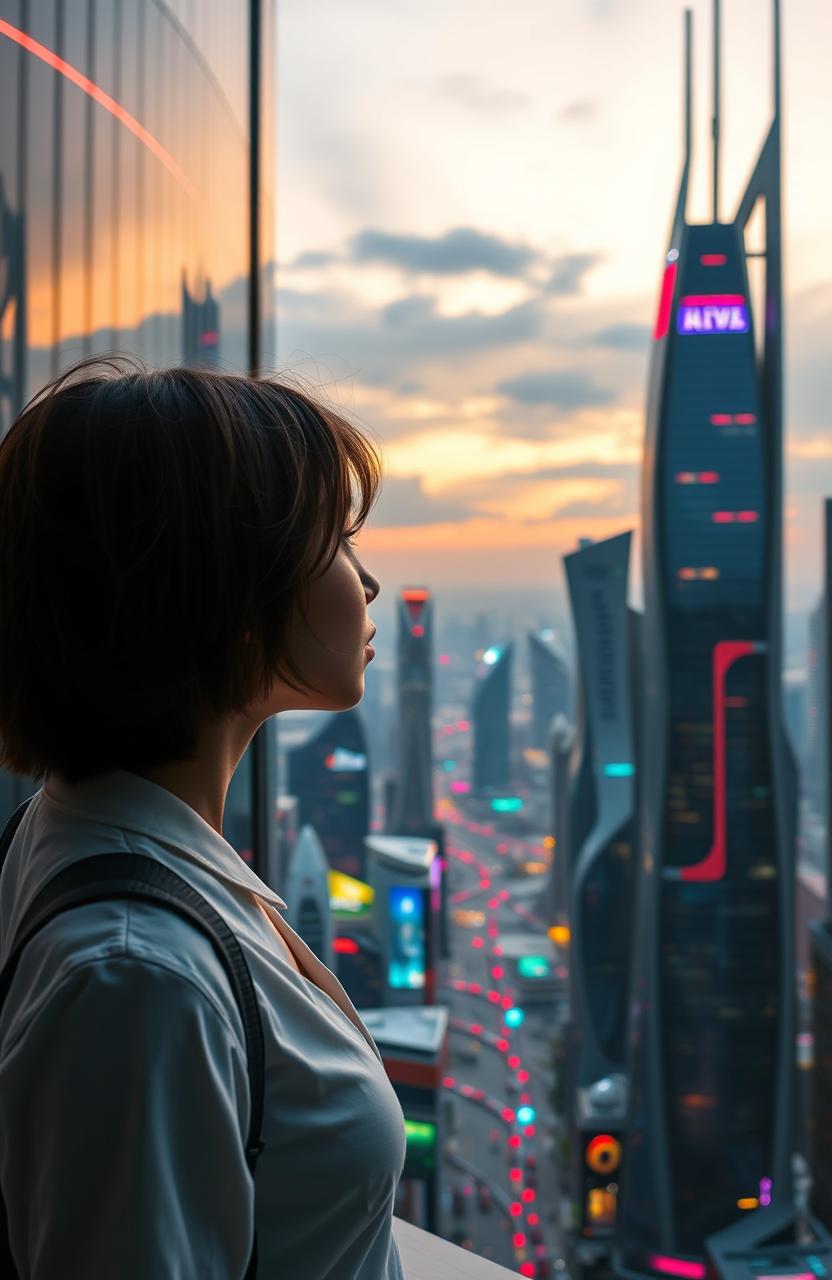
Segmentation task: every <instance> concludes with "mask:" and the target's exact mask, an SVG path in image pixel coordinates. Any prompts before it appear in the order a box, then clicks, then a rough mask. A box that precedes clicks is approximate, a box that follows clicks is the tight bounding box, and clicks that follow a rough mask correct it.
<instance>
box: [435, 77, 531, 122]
mask: <svg viewBox="0 0 832 1280" xmlns="http://www.w3.org/2000/svg"><path fill="white" fill-rule="evenodd" d="M436 87H437V88H438V90H439V92H440V94H442V96H443V97H445V98H450V100H451V101H452V102H456V103H458V104H459V105H460V106H462V107H470V108H472V109H473V110H474V111H489V112H492V113H495V114H502V113H503V112H507V111H519V110H521V109H522V108H523V107H527V106H528V105H529V98H528V95H527V94H525V93H520V92H518V91H517V90H516V89H501V88H499V86H498V85H495V84H491V83H489V82H488V81H487V80H483V79H482V78H481V77H480V76H466V75H455V76H443V77H442V78H441V79H440V80H438V81H437V82H436Z"/></svg>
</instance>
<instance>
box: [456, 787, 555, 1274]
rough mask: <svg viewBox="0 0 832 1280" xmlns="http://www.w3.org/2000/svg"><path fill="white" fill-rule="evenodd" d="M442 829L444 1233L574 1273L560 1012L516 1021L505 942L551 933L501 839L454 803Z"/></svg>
mask: <svg viewBox="0 0 832 1280" xmlns="http://www.w3.org/2000/svg"><path fill="white" fill-rule="evenodd" d="M442 819H443V821H444V822H445V823H446V831H447V839H448V846H447V853H448V892H449V917H450V920H451V939H452V942H451V946H452V956H451V959H450V961H449V964H448V969H447V979H446V984H445V986H444V989H443V990H442V991H441V993H440V994H441V999H442V1002H443V1003H446V1004H447V1005H448V1006H449V1008H450V1010H451V1021H450V1050H451V1052H450V1069H449V1074H448V1075H447V1076H446V1078H445V1081H444V1084H445V1090H446V1098H448V1099H452V1107H453V1111H454V1115H455V1125H454V1128H453V1129H452V1130H451V1137H450V1140H449V1145H448V1150H447V1152H446V1169H445V1186H446V1188H447V1190H446V1194H445V1203H444V1205H443V1223H442V1234H443V1235H446V1236H447V1237H448V1238H450V1239H454V1240H456V1241H457V1242H458V1243H460V1244H462V1245H463V1246H464V1247H466V1248H470V1249H472V1250H473V1251H474V1252H476V1253H479V1254H481V1255H482V1256H483V1257H488V1258H491V1259H493V1260H494V1261H495V1262H499V1263H501V1264H503V1265H505V1266H510V1267H512V1269H513V1270H515V1271H517V1273H518V1274H520V1275H525V1276H532V1277H541V1280H542V1277H546V1276H554V1275H556V1274H559V1273H563V1270H564V1264H563V1260H562V1257H561V1251H560V1250H559V1248H558V1238H557V1233H556V1227H555V1218H556V1206H557V1203H558V1197H559V1189H558V1186H557V1179H556V1171H555V1165H554V1161H553V1158H552V1154H551V1148H552V1137H551V1121H552V1117H551V1107H550V1102H549V1096H548V1093H549V1089H550V1085H551V1075H550V1069H549V1063H548V1044H549V1031H548V1026H547V1023H548V1022H549V1021H550V1018H551V1012H550V1009H549V1007H548V1006H536V1007H535V1008H534V1009H532V1010H530V1011H527V1010H525V1009H522V1012H518V1005H517V1004H516V1003H515V1001H516V995H517V993H516V992H515V991H514V990H513V989H512V988H511V986H510V984H509V981H508V976H507V973H506V971H505V969H504V967H503V964H502V963H501V947H500V934H501V933H505V932H512V933H516V932H518V931H521V930H524V929H528V930H530V931H532V932H534V931H535V930H536V931H538V932H540V933H542V932H543V927H544V926H543V922H542V921H539V920H537V918H536V917H535V916H534V904H535V899H534V898H532V899H531V902H529V900H528V895H527V894H522V893H521V894H519V895H516V894H515V890H516V888H517V886H518V884H519V883H520V881H519V880H518V877H517V876H516V875H509V871H514V867H513V864H512V863H511V861H510V859H509V858H508V844H507V843H506V842H505V841H502V840H501V837H500V834H499V832H498V831H496V830H495V828H494V827H492V826H491V824H485V825H479V824H477V823H474V822H471V821H469V820H468V819H466V818H465V817H464V816H463V814H462V813H461V812H460V810H459V808H458V807H456V806H453V805H451V803H450V801H445V802H444V805H443V814H442ZM512 844H514V845H515V846H516V845H517V844H518V841H517V840H516V838H514V839H513V841H512ZM498 849H499V851H498ZM529 856H531V854H529ZM527 879H528V878H527V877H523V880H526V881H527ZM541 879H542V878H541ZM541 888H542V884H541ZM520 1008H522V1006H520ZM521 1018H522V1021H521V1020H520V1019H521ZM506 1019H508V1022H507V1021H506ZM512 1023H518V1024H519V1025H511V1024H512ZM524 1107H525V1108H529V1107H530V1108H532V1110H533V1112H534V1116H533V1118H532V1117H530V1116H529V1114H528V1113H526V1112H524V1111H523V1110H522V1109H523V1108H524ZM524 1121H526V1122H525V1123H524Z"/></svg>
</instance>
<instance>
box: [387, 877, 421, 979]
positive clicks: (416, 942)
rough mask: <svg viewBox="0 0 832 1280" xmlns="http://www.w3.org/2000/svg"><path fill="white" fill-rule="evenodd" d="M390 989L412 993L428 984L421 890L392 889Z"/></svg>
mask: <svg viewBox="0 0 832 1280" xmlns="http://www.w3.org/2000/svg"><path fill="white" fill-rule="evenodd" d="M387 981H388V984H389V986H390V987H392V988H394V989H397V990H402V989H407V990H409V991H415V990H421V989H422V988H423V987H424V985H425V895H424V891H423V890H421V889H408V888H406V887H404V886H402V885H391V887H390V962H389V970H388V974H387Z"/></svg>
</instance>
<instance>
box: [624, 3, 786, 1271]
mask: <svg viewBox="0 0 832 1280" xmlns="http://www.w3.org/2000/svg"><path fill="white" fill-rule="evenodd" d="M714 11H715V40H714V50H715V56H714V90H715V92H714V116H713V137H714V153H713V216H712V220H711V221H710V222H708V223H706V224H703V225H692V224H691V223H689V222H688V221H687V219H686V197H687V189H688V173H689V168H690V150H691V148H690V140H691V109H690V101H691V99H690V32H691V15H690V13H689V12H688V13H687V14H686V36H687V39H686V57H685V61H686V73H687V91H686V111H685V158H684V165H683V168H682V176H681V185H680V190H679V195H678V200H677V204H676V211H675V214H674V217H673V221H672V226H671V232H670V240H669V244H668V248H667V252H666V256H665V266H664V276H663V281H662V287H661V295H660V301H659V309H658V317H657V320H656V326H655V331H654V342H653V351H652V361H651V368H650V380H649V394H648V409H647V435H646V448H645V465H644V472H643V492H642V498H643V502H642V509H643V536H644V584H645V616H644V626H643V641H644V721H643V742H642V746H643V764H642V763H641V762H640V770H641V775H642V783H643V785H642V787H641V796H640V799H641V809H642V813H643V821H642V825H641V837H640V840H641V848H640V855H641V859H642V877H641V883H640V908H639V910H640V914H639V919H638V925H637V936H638V945H639V955H638V957H637V960H636V965H635V974H636V983H635V987H634V993H633V1008H634V1013H635V1018H634V1026H633V1040H634V1042H633V1057H632V1078H631V1089H632V1115H631V1126H630V1129H629V1133H628V1138H627V1144H626V1153H627V1155H626V1169H625V1173H624V1177H623V1180H622V1189H623V1196H622V1208H621V1217H620V1251H619V1253H618V1258H617V1266H618V1268H619V1270H620V1272H621V1273H622V1274H625V1275H633V1274H638V1275H657V1274H658V1275H671V1276H680V1275H684V1276H686V1277H690V1278H691V1280H696V1278H697V1277H700V1276H701V1277H704V1275H705V1267H706V1263H705V1258H706V1241H707V1239H708V1237H709V1236H711V1235H712V1234H713V1233H717V1232H721V1231H722V1230H723V1229H726V1228H728V1227H729V1226H731V1225H732V1224H735V1223H736V1222H737V1221H738V1220H740V1221H741V1222H742V1231H743V1233H744V1239H745V1242H746V1243H747V1242H748V1241H749V1240H751V1239H752V1238H753V1236H754V1232H755V1231H759V1232H760V1233H764V1230H765V1223H766V1222H767V1221H770V1220H771V1219H770V1218H766V1216H765V1215H764V1214H762V1213H761V1214H759V1215H758V1214H757V1210H758V1209H765V1208H768V1207H772V1206H773V1207H774V1208H775V1209H776V1208H777V1207H778V1206H786V1207H790V1206H791V1201H792V1178H791V1167H790V1160H791V1155H792V1108H793V1070H794V1018H795V1011H794V1004H795V995H794V982H795V975H794V937H793V923H792V918H793V892H794V890H793V877H794V856H795V816H796V815H795V788H794V768H793V762H792V757H791V753H790V750H789V747H788V745H787V740H786V735H785V731H784V727H783V715H782V696H781V693H782V690H781V613H782V601H781V578H782V552H781V544H782V514H781V508H782V459H781V454H782V281H781V249H780V246H781V226H780V74H779V11H778V5H777V3H776V2H775V10H774V12H775V22H774V38H773V42H774V109H773V119H772V122H771V125H770V128H769V131H768V134H767V136H766V139H765V141H764V143H763V145H762V148H761V151H760V153H759V156H758V158H757V160H756V163H755V165H754V167H753V170H752V173H751V177H750V179H749V182H748V185H747V187H746V188H745V190H744V192H743V194H742V196H741V198H740V201H739V204H738V206H737V208H736V212H735V213H734V215H733V216H732V217H731V218H729V219H728V220H727V221H722V220H721V218H720V213H719V185H718V184H719V132H720V116H719V38H718V34H719V22H718V19H719V6H718V0H717V2H716V3H715V5H714ZM757 212H760V213H762V214H763V215H764V231H763V240H762V243H761V244H759V245H758V246H755V247H754V248H752V247H751V245H750V244H749V231H750V230H751V229H753V222H752V215H754V214H755V213H757ZM756 268H760V269H761V270H760V279H759V285H760V293H761V297H760V303H761V305H760V307H759V308H756V309H755V308H754V307H752V305H751V301H752V299H751V289H750V281H749V272H750V269H752V270H753V269H756Z"/></svg>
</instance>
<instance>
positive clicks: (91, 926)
mask: <svg viewBox="0 0 832 1280" xmlns="http://www.w3.org/2000/svg"><path fill="white" fill-rule="evenodd" d="M166 978H167V990H168V992H169V996H170V999H171V1001H173V1002H178V1003H179V1004H180V1005H182V1004H183V1003H184V1002H186V1001H187V1000H188V999H189V998H190V999H194V1000H196V1001H197V1002H200V1001H206V1002H208V1003H209V1004H210V1005H212V1006H213V1008H214V1011H215V1013H216V1014H218V1015H219V1016H220V1017H221V1018H222V1019H223V1020H224V1022H225V1023H226V1024H227V1026H228V1029H229V1030H230V1031H231V1032H232V1034H233V1035H234V1037H235V1039H236V1040H238V1041H239V1044H240V1046H243V1045H244V1043H245V1041H244V1035H243V1026H242V1019H241V1016H240V1013H239V1009H238V1007H237V1003H236V1000H235V998H234V994H233V992H232V989H231V984H230V982H229V980H228V976H227V974H226V972H225V969H224V967H223V964H222V961H221V960H220V958H219V956H218V955H217V953H216V951H215V949H214V946H213V944H212V943H211V941H210V940H209V938H208V937H207V936H206V935H205V934H204V933H203V932H202V931H201V930H200V929H199V928H197V926H196V925H194V924H192V923H191V922H190V921H188V920H186V919H184V918H183V917H182V916H181V915H179V914H178V913H177V912H176V911H175V910H173V909H170V908H167V907H165V906H164V905H162V904H157V903H151V902H146V901H137V900H135V899H133V900H131V899H125V898H120V899H111V900H103V901H100V902H90V903H84V904H83V905H80V906H74V907H70V908H68V909H67V910H65V911H62V912H60V913H59V914H58V915H56V916H53V917H52V919H51V920H49V921H48V922H47V923H46V924H45V925H44V926H43V927H42V928H41V929H39V930H38V932H37V933H36V934H35V935H34V936H33V937H32V938H31V939H30V941H29V942H28V943H27V945H26V947H25V948H24V949H23V952H22V953H21V957H20V961H19V964H18V968H17V971H16V973H15V976H14V980H13V982H12V984H11V986H10V988H9V991H8V995H7V997H6V1001H5V1004H4V1006H3V1009H2V1012H0V1046H2V1049H0V1054H5V1053H6V1052H7V1051H8V1049H9V1047H10V1045H11V1043H13V1042H15V1041H16V1040H17V1039H19V1037H20V1035H21V1034H23V1032H24V1031H25V1029H26V1027H27V1026H28V1024H29V1023H30V1022H31V1021H32V1019H34V1018H36V1017H37V1016H38V1015H39V1014H40V1013H41V1012H42V1011H44V1010H46V1009H47V1008H49V1007H50V1006H51V1007H52V1010H53V1012H54V1010H55V1006H56V1005H59V1004H60V1003H62V1002H63V1001H65V1000H66V999H67V997H68V996H69V995H70V992H72V993H73V998H75V999H77V991H78V990H81V989H84V988H85V987H89V988H91V989H95V988H96V987H100V988H101V989H102V990H103V989H105V988H106V991H107V994H108V995H109V994H110V993H111V992H113V991H115V990H118V992H119V993H120V997H121V998H122V999H123V1001H124V1003H125V1006H126V1007H129V1006H130V1004H131V1003H134V1002H135V1001H136V1000H137V999H141V998H142V992H143V991H147V992H155V990H156V989H157V988H158V989H159V991H160V999H163V998H164V991H165V980H166ZM115 1007H116V1008H117V1007H118V1004H117V1003H116V1006H115Z"/></svg>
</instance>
